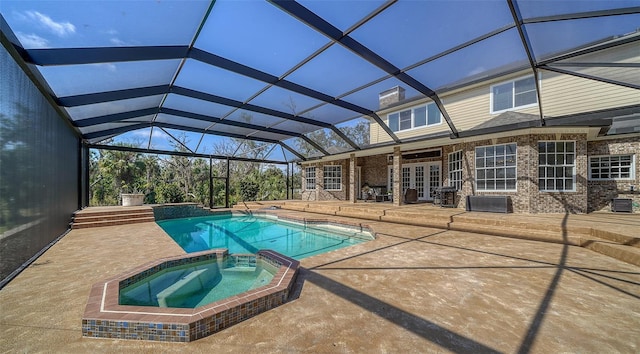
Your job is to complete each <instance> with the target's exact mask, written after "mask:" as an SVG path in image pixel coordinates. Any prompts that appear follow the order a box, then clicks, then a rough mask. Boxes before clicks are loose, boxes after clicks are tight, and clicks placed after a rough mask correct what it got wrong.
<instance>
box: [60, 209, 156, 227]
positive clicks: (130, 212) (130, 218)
mask: <svg viewBox="0 0 640 354" xmlns="http://www.w3.org/2000/svg"><path fill="white" fill-rule="evenodd" d="M153 221H155V217H154V216H153V209H151V207H142V208H119V209H112V210H99V209H97V210H86V209H85V210H80V211H78V212H76V213H75V214H74V216H73V221H72V223H71V228H72V229H86V228H92V227H102V226H115V225H126V224H136V223H141V222H153Z"/></svg>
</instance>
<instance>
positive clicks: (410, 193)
mask: <svg viewBox="0 0 640 354" xmlns="http://www.w3.org/2000/svg"><path fill="white" fill-rule="evenodd" d="M404 202H405V203H407V204H411V203H417V202H418V191H417V190H416V189H415V188H407V189H406V190H405V191H404Z"/></svg>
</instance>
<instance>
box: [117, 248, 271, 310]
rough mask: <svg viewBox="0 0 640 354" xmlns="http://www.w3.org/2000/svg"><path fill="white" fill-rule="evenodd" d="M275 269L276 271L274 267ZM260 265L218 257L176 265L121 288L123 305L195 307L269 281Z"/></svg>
mask: <svg viewBox="0 0 640 354" xmlns="http://www.w3.org/2000/svg"><path fill="white" fill-rule="evenodd" d="M274 271H275V270H274ZM273 275H274V273H272V272H270V271H268V270H267V269H265V268H264V267H262V265H261V264H255V263H254V264H252V265H245V266H237V265H235V264H233V263H232V262H227V263H226V264H225V265H224V266H222V267H221V266H220V264H219V263H218V261H217V260H216V259H213V260H209V261H203V262H198V263H193V264H188V265H181V266H174V267H171V268H168V269H164V270H162V271H160V272H158V273H155V274H153V275H151V276H148V277H146V278H144V279H142V280H140V281H138V282H136V283H134V284H132V285H129V286H127V287H125V288H123V289H121V290H120V297H119V300H118V301H119V304H120V305H135V306H156V307H181V308H195V307H199V306H204V305H206V304H210V303H212V302H215V301H218V300H222V299H226V298H228V297H230V296H234V295H237V294H240V293H243V292H245V291H248V290H251V289H255V288H259V287H261V286H264V285H267V284H269V282H271V280H272V279H273Z"/></svg>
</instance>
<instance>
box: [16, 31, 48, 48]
mask: <svg viewBox="0 0 640 354" xmlns="http://www.w3.org/2000/svg"><path fill="white" fill-rule="evenodd" d="M16 37H18V39H19V40H20V43H22V46H23V47H25V48H29V49H31V48H47V47H49V41H47V40H46V39H44V38H42V37H40V36H38V35H37V34H33V33H31V34H27V33H22V32H16Z"/></svg>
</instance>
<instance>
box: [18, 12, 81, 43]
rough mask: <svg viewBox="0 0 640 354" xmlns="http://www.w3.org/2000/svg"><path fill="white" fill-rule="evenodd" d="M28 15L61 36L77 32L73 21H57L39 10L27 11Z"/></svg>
mask: <svg viewBox="0 0 640 354" xmlns="http://www.w3.org/2000/svg"><path fill="white" fill-rule="evenodd" d="M26 15H27V17H28V18H30V19H31V20H33V21H36V22H37V23H38V24H40V25H41V26H42V27H44V28H46V29H47V30H49V31H50V32H52V33H53V34H55V35H57V36H59V37H65V36H67V35H69V34H73V33H76V26H74V25H73V24H72V23H71V22H56V21H54V20H53V19H51V17H49V16H47V15H45V14H41V13H40V12H38V11H27V12H26Z"/></svg>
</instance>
